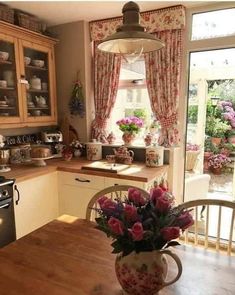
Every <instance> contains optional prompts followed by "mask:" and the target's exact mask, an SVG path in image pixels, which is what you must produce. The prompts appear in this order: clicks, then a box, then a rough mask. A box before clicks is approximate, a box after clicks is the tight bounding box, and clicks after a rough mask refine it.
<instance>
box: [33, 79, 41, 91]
mask: <svg viewBox="0 0 235 295" xmlns="http://www.w3.org/2000/svg"><path fill="white" fill-rule="evenodd" d="M30 85H31V88H32V89H37V90H41V89H42V85H41V79H40V78H37V76H33V78H31V79H30Z"/></svg>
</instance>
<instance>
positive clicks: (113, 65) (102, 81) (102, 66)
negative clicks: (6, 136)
mask: <svg viewBox="0 0 235 295" xmlns="http://www.w3.org/2000/svg"><path fill="white" fill-rule="evenodd" d="M97 45H98V42H95V44H94V47H95V54H94V72H95V93H94V97H95V119H94V121H93V122H92V131H91V138H94V139H98V140H100V141H101V142H103V143H104V142H106V136H107V134H106V125H107V121H108V119H109V118H110V114H111V111H112V109H113V106H114V103H115V100H116V96H117V90H118V83H119V76H120V68H121V57H120V56H118V55H115V54H111V53H104V52H101V51H99V50H98V49H97Z"/></svg>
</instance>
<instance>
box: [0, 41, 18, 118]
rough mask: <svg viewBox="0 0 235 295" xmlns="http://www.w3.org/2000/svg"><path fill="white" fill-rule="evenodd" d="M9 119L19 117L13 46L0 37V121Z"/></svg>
mask: <svg viewBox="0 0 235 295" xmlns="http://www.w3.org/2000/svg"><path fill="white" fill-rule="evenodd" d="M9 117H19V98H18V89H17V75H16V57H15V44H14V41H12V42H11V41H8V40H3V39H2V38H1V36H0V121H3V118H4V119H5V120H4V121H6V119H7V118H9Z"/></svg>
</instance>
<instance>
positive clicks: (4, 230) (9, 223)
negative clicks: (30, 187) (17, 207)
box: [0, 176, 16, 247]
mask: <svg viewBox="0 0 235 295" xmlns="http://www.w3.org/2000/svg"><path fill="white" fill-rule="evenodd" d="M13 185H14V180H13V179H5V177H2V176H0V247H3V246H5V245H7V244H9V243H10V242H13V241H15V240H16V230H15V215H14V204H13V202H14V199H13Z"/></svg>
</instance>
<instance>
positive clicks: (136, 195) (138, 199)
mask: <svg viewBox="0 0 235 295" xmlns="http://www.w3.org/2000/svg"><path fill="white" fill-rule="evenodd" d="M128 199H129V201H130V202H133V203H134V204H136V205H137V206H143V205H144V204H145V199H144V198H143V197H142V195H141V192H140V191H139V190H137V189H135V188H129V189H128Z"/></svg>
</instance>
